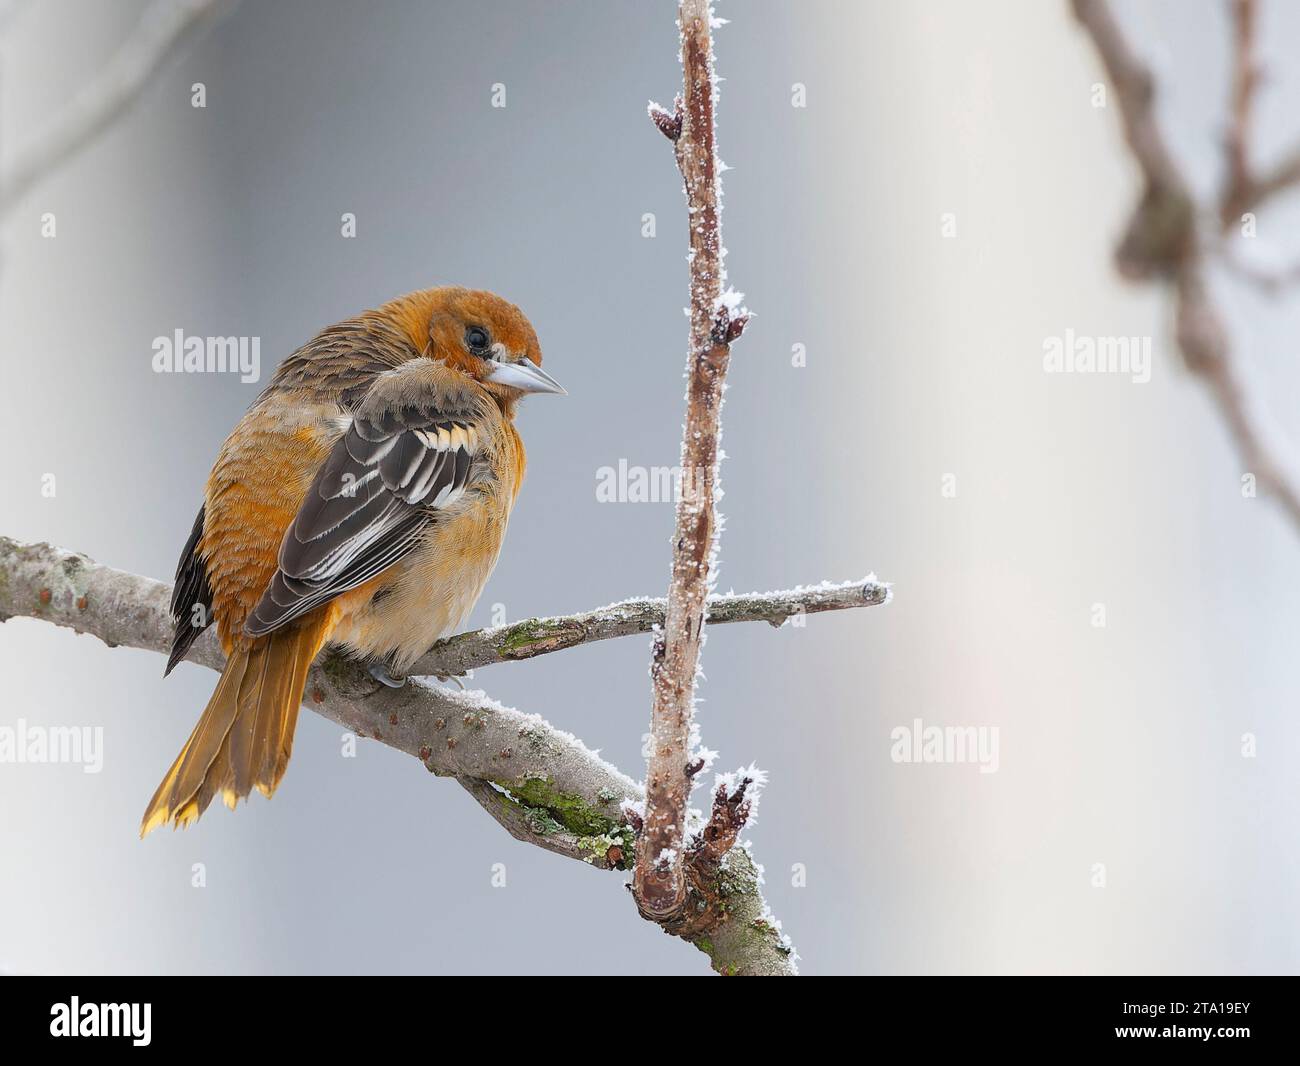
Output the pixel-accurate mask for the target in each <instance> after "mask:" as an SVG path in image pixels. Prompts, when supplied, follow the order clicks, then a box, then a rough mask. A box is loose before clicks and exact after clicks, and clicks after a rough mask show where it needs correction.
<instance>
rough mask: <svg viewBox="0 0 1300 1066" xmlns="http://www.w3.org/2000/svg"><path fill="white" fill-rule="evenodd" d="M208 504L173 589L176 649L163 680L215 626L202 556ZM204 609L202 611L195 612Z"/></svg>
mask: <svg viewBox="0 0 1300 1066" xmlns="http://www.w3.org/2000/svg"><path fill="white" fill-rule="evenodd" d="M206 514H207V505H206V504H205V505H204V506H202V507H200V508H199V516H198V518H196V519H195V520H194V528H193V530H191V531H190V539H189V540H187V541H186V542H185V547H184V548H182V549H181V558H180V562H178V563H177V564H176V584H175V585H173V586H172V604H171V615H172V622H173V624H174V625H175V629H174V631H173V633H172V650H171V654H170V655H169V656H167V668H166V669H165V670H164V671H163V677H166V676H167V675H168V674H170V673H171V672H172V670H173V669H175V667H176V664H177V663H179V662H180V661H181V660H182V659H184V658H185V656H186V655H188V654H189V651H190V647H191V645H193V643H194V642H195V641H196V640H198V639H199V634H200V633H202V632H203V631H204V630H205V629H207V628H208V626H210V625H211V624H212V589H211V588H210V587H209V585H208V568H207V566H205V565H204V562H203V560H202V559H201V558H200V557H199V550H198V549H199V538H200V537H202V536H203V520H204V516H205V515H206ZM196 606H201V607H202V608H203V609H202V610H201V611H195V610H194V608H195V607H196Z"/></svg>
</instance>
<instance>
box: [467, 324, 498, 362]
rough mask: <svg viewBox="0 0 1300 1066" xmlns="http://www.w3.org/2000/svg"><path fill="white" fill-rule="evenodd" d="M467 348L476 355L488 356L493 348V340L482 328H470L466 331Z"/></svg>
mask: <svg viewBox="0 0 1300 1066" xmlns="http://www.w3.org/2000/svg"><path fill="white" fill-rule="evenodd" d="M465 347H466V348H468V349H469V350H470V351H471V352H473V353H474V354H475V355H483V356H485V355H487V354H488V350H489V349H490V348H491V347H492V338H491V337H489V336H488V331H487V330H485V329H484V328H483V327H482V326H470V327H469V329H467V330H466V331H465Z"/></svg>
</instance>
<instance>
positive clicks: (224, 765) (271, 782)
mask: <svg viewBox="0 0 1300 1066" xmlns="http://www.w3.org/2000/svg"><path fill="white" fill-rule="evenodd" d="M328 635H329V614H328V612H320V615H319V617H316V618H312V617H311V616H308V617H307V618H304V619H303V620H302V621H301V622H299V623H297V624H295V625H292V626H286V627H285V628H284V629H281V630H277V631H275V632H274V633H270V634H268V635H267V636H265V637H261V638H260V639H258V640H256V641H254V642H253V643H251V644H249V645H247V646H246V647H243V648H238V649H236V650H235V651H234V652H233V653H232V654H231V656H230V659H229V661H228V662H227V663H226V668H225V670H224V671H223V672H222V674H221V680H220V681H218V682H217V688H216V691H215V692H213V693H212V698H211V699H209V700H208V705H207V707H205V708H204V710H203V714H202V716H201V717H200V718H199V721H198V724H197V725H196V726H195V727H194V732H192V733H191V734H190V738H189V740H187V741H186V742H185V746H184V747H183V748H181V753H180V754H179V755H177V756H176V761H175V762H174V763H172V766H171V769H170V770H168V771H167V775H166V776H165V777H164V778H163V779H162V784H160V785H159V786H158V789H157V791H156V792H154V794H153V799H151V800H150V801H149V806H148V808H146V810H145V812H144V818H143V819H142V820H141V823H140V836H142V837H143V836H146V835H147V834H148V833H150V832H151V831H152V830H154V829H156V828H157V827H158V826H160V825H165V824H166V823H167V822H171V823H173V825H177V826H187V825H189V824H190V823H191V822H193V821H195V820H197V819H198V817H199V815H201V814H202V813H203V812H204V811H205V810H207V808H208V804H209V803H211V802H212V798H213V797H214V796H215V795H217V794H218V793H220V795H221V798H222V799H223V800H224V801H225V804H226V806H227V807H229V808H230V809H231V810H234V808H235V804H236V803H237V802H238V801H239V800H240V799H242V798H243V797H244V796H247V795H248V794H249V793H250V792H251V791H252V790H253V789H257V791H259V792H260V793H262V795H264V796H268V797H269V796H270V795H271V794H272V793H273V792H274V791H275V789H276V786H277V785H279V783H280V778H282V777H283V776H284V771H285V767H286V766H287V765H288V763H289V755H290V752H291V751H292V749H293V734H294V729H295V727H296V726H297V723H298V708H299V707H300V706H301V705H302V693H303V687H304V685H305V684H306V681H307V668H308V667H309V666H311V662H312V660H313V659H314V658H315V657H316V653H317V652H318V651H320V649H321V646H322V645H323V644H324V643H325V641H326V639H327V638H328Z"/></svg>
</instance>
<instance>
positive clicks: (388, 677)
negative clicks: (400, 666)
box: [366, 662, 406, 688]
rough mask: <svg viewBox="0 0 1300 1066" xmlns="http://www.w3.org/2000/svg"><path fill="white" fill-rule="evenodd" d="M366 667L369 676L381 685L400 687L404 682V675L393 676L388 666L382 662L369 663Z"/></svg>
mask: <svg viewBox="0 0 1300 1066" xmlns="http://www.w3.org/2000/svg"><path fill="white" fill-rule="evenodd" d="M366 669H367V670H368V671H369V673H370V676H371V677H373V678H374V679H375V680H376V681H378V682H379V683H380V684H381V685H387V686H388V687H389V688H401V687H402V686H403V685H405V684H406V678H405V677H394V676H393V675H392V674H390V673H389V672H388V667H387V665H386V664H384V663H382V662H377V663H370V664H369V665H368V666H367V667H366Z"/></svg>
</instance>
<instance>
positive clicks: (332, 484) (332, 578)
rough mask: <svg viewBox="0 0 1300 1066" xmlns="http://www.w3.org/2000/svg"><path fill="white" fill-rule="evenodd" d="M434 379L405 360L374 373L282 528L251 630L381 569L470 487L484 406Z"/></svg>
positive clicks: (262, 629) (281, 620) (272, 624)
mask: <svg viewBox="0 0 1300 1066" xmlns="http://www.w3.org/2000/svg"><path fill="white" fill-rule="evenodd" d="M416 362H419V363H426V361H424V360H417V361H416ZM426 366H427V363H426ZM438 382H439V379H438V377H437V375H430V374H429V373H428V371H427V369H426V368H425V367H411V366H409V365H408V367H405V368H400V369H398V370H394V371H390V372H388V373H386V374H383V375H381V376H380V377H379V378H378V379H376V382H375V384H374V386H372V388H371V389H370V391H369V393H368V394H367V395H366V397H365V399H364V400H363V401H362V403H361V404H360V406H359V407H358V409H357V411H356V413H355V415H354V416H353V420H352V424H351V425H350V426H349V427H348V429H347V431H346V432H345V433H344V434H343V436H342V437H341V438H340V439H339V441H338V443H337V444H335V445H334V448H333V450H332V451H331V452H330V454H329V457H328V458H327V459H326V460H325V463H324V464H323V465H322V466H321V468H320V471H319V472H318V473H317V474H316V477H315V480H313V481H312V483H311V487H310V488H308V490H307V494H306V496H305V498H304V499H303V501H302V505H301V506H300V507H299V508H298V513H297V515H296V516H295V517H294V520H293V522H292V523H291V524H290V526H289V528H288V530H287V531H286V532H285V535H284V540H283V541H282V542H281V544H280V554H279V559H278V564H279V565H278V567H277V569H276V572H275V576H274V577H272V579H271V582H270V584H269V585H268V586H267V588H266V591H265V592H263V593H262V598H261V600H260V601H259V602H258V604H257V606H256V607H255V608H254V609H253V612H252V614H250V615H249V616H248V620H247V621H246V622H245V623H244V631H245V632H246V633H248V634H249V635H250V636H261V635H263V634H265V633H270V632H272V631H273V630H275V629H278V628H279V627H281V626H283V625H284V624H285V623H287V622H290V621H292V620H293V619H295V618H297V617H299V616H300V615H302V614H304V613H305V612H307V611H310V610H311V609H312V608H314V607H318V606H319V605H320V604H322V603H325V602H326V601H328V600H331V599H333V598H334V597H335V596H337V595H339V594H340V593H342V592H346V591H347V590H349V589H353V588H356V587H357V586H358V585H362V584H364V583H365V582H367V581H369V580H370V579H371V578H373V577H375V576H377V575H378V574H380V573H382V572H383V571H384V570H385V569H387V568H388V567H390V566H392V565H393V564H394V563H396V562H397V561H398V560H400V559H401V558H403V557H404V556H405V555H407V554H408V553H409V552H411V551H412V550H413V549H414V548H415V546H416V545H417V543H418V542H419V540H420V538H421V536H422V535H423V534H424V531H425V530H426V528H427V527H428V526H429V525H430V523H433V522H436V521H437V520H438V515H439V512H440V511H443V510H445V509H446V508H447V507H449V506H450V505H452V504H453V503H455V502H456V501H457V500H458V499H459V498H460V497H461V495H462V494H463V493H464V492H465V488H466V485H467V484H468V483H469V482H470V480H471V475H472V472H473V469H474V465H475V464H474V458H475V456H476V455H477V454H478V453H479V451H480V448H481V445H482V442H483V429H482V422H481V413H480V408H479V406H478V404H477V403H476V402H475V401H474V399H473V398H472V397H471V396H470V395H469V394H468V393H467V392H466V391H465V390H463V389H459V388H440V387H438Z"/></svg>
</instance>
